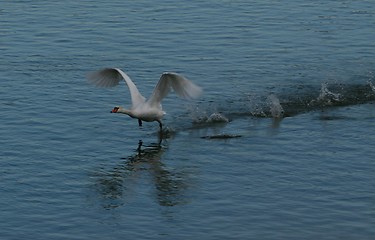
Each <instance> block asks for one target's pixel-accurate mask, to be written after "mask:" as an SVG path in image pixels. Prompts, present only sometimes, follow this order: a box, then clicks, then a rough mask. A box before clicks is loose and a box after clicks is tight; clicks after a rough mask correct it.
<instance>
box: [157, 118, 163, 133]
mask: <svg viewBox="0 0 375 240" xmlns="http://www.w3.org/2000/svg"><path fill="white" fill-rule="evenodd" d="M157 121H158V123H159V127H160V132H163V124H162V123H161V121H160V120H157Z"/></svg>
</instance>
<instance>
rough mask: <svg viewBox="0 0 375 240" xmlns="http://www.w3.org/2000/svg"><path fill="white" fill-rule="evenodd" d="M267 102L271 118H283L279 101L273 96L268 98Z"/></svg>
mask: <svg viewBox="0 0 375 240" xmlns="http://www.w3.org/2000/svg"><path fill="white" fill-rule="evenodd" d="M267 102H268V105H269V107H270V115H271V117H273V118H282V117H283V116H284V109H283V107H282V106H281V104H280V100H279V99H278V98H277V97H276V96H275V95H274V94H271V95H269V96H268V98H267Z"/></svg>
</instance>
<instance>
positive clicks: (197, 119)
mask: <svg viewBox="0 0 375 240" xmlns="http://www.w3.org/2000/svg"><path fill="white" fill-rule="evenodd" d="M208 108H209V109H211V108H212V107H210V106H209V107H208ZM190 116H191V117H192V119H193V120H192V122H193V124H201V123H228V122H229V119H228V118H227V117H226V116H224V114H222V113H219V112H218V111H217V110H216V109H215V108H214V111H213V112H211V111H209V110H204V109H201V108H198V107H195V108H194V109H190Z"/></svg>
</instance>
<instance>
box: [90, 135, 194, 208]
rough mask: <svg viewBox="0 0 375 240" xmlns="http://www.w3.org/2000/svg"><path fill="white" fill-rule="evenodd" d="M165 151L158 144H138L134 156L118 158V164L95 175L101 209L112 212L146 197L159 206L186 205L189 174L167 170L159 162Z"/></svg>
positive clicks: (140, 141) (165, 149) (141, 142)
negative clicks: (119, 159) (152, 199)
mask: <svg viewBox="0 0 375 240" xmlns="http://www.w3.org/2000/svg"><path fill="white" fill-rule="evenodd" d="M167 149H168V148H167V146H164V145H162V144H161V140H160V141H159V142H158V143H152V144H149V145H145V144H144V143H143V141H142V140H139V142H138V146H137V148H136V149H135V151H134V154H132V155H130V156H128V157H124V158H121V162H120V164H118V165H117V166H115V167H114V168H113V169H110V170H109V171H108V170H107V171H103V170H101V171H98V172H97V173H95V174H94V175H95V176H94V177H95V192H96V195H98V196H97V197H98V198H99V202H100V205H102V207H103V208H105V209H114V208H118V207H120V206H122V205H124V204H127V203H130V202H132V201H136V199H137V198H140V197H141V198H144V197H148V196H151V197H152V198H155V199H154V200H155V201H156V202H157V203H158V204H159V205H160V206H175V205H181V204H186V203H187V202H189V200H188V198H187V197H186V191H187V189H188V188H189V186H190V184H189V181H188V178H189V173H188V172H185V171H183V170H176V169H170V168H168V167H167V166H166V165H165V164H163V163H162V162H161V161H160V159H161V157H162V155H163V154H164V153H165V152H166V151H167ZM149 186H151V187H152V188H150V187H149ZM150 189H151V191H150ZM142 201H143V200H142Z"/></svg>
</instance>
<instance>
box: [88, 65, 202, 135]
mask: <svg viewBox="0 0 375 240" xmlns="http://www.w3.org/2000/svg"><path fill="white" fill-rule="evenodd" d="M87 79H88V81H89V82H90V83H92V84H93V85H95V86H97V87H115V86H117V85H118V84H119V82H120V80H122V79H124V80H125V83H126V84H127V85H128V88H129V91H130V97H131V102H132V106H131V107H130V109H126V108H123V107H120V106H116V107H114V108H113V109H112V111H111V113H123V114H127V115H129V116H130V117H132V118H136V119H138V124H139V126H142V121H145V122H153V121H156V122H158V123H159V127H160V131H162V129H163V124H162V121H161V120H162V118H163V116H164V114H165V112H164V111H163V109H162V106H161V101H162V100H163V98H164V97H166V96H167V95H168V93H169V92H170V90H171V89H173V90H174V92H175V93H176V94H177V95H178V96H180V97H181V98H184V99H195V98H198V97H199V96H200V95H201V94H202V89H201V88H200V87H199V86H197V85H195V84H194V83H192V82H191V81H189V80H188V79H186V78H185V77H183V76H181V75H179V74H177V73H173V72H165V73H163V74H162V75H161V77H160V80H159V82H158V83H157V84H156V87H155V89H154V90H153V92H152V94H151V96H150V97H149V99H148V100H146V98H145V97H143V96H142V95H141V94H140V93H139V91H138V89H137V87H136V86H135V84H134V83H133V81H132V80H131V79H130V77H129V76H128V75H127V74H126V73H125V72H123V71H122V70H121V69H119V68H105V69H102V70H100V71H97V72H93V73H90V74H88V75H87Z"/></svg>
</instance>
